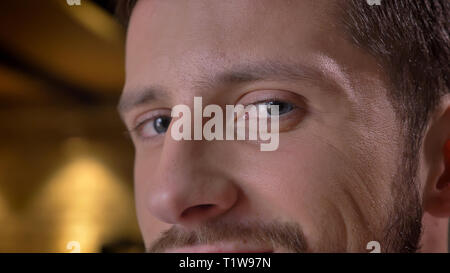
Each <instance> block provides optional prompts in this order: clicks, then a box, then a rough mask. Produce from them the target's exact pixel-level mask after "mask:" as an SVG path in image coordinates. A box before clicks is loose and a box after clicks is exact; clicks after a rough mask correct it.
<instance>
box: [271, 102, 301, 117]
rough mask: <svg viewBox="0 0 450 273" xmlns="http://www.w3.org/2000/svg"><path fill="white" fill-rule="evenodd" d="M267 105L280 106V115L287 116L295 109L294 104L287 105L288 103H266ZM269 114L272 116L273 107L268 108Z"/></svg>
mask: <svg viewBox="0 0 450 273" xmlns="http://www.w3.org/2000/svg"><path fill="white" fill-rule="evenodd" d="M266 105H268V106H271V105H278V115H283V114H286V113H288V112H290V111H292V109H294V107H293V106H292V104H290V103H286V102H281V101H269V102H267V103H266ZM267 113H269V115H271V114H272V108H271V107H267Z"/></svg>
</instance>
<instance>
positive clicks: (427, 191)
mask: <svg viewBox="0 0 450 273" xmlns="http://www.w3.org/2000/svg"><path fill="white" fill-rule="evenodd" d="M429 128H430V129H429V130H428V133H427V136H426V138H425V139H424V141H425V143H424V144H425V145H424V152H425V160H426V162H427V165H429V173H428V176H427V180H426V185H425V188H424V194H423V202H424V210H425V211H426V212H428V213H429V214H431V215H432V216H435V217H444V218H448V217H450V95H446V96H444V97H443V99H442V101H441V104H440V107H439V108H438V110H437V111H436V112H435V115H434V116H433V118H432V120H431V124H430V127H429Z"/></svg>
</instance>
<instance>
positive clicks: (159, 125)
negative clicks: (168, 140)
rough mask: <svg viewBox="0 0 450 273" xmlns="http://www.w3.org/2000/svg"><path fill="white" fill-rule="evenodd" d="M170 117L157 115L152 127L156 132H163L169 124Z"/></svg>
mask: <svg viewBox="0 0 450 273" xmlns="http://www.w3.org/2000/svg"><path fill="white" fill-rule="evenodd" d="M171 120H172V118H170V117H158V118H156V119H155V121H154V123H153V127H154V128H155V131H156V132H157V133H158V134H164V133H165V132H166V131H167V129H168V128H169V124H170V121H171Z"/></svg>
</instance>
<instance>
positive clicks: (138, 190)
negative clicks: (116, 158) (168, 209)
mask: <svg viewBox="0 0 450 273" xmlns="http://www.w3.org/2000/svg"><path fill="white" fill-rule="evenodd" d="M156 154H157V153H152V155H145V156H144V155H141V154H139V152H138V153H137V154H136V157H135V167H134V195H135V205H136V213H137V218H138V222H139V227H140V229H141V233H142V236H143V239H144V242H145V245H146V247H149V246H150V244H151V243H152V242H153V241H154V240H156V239H157V238H158V237H159V236H160V234H161V232H162V231H164V230H167V229H168V228H170V225H168V224H165V223H164V222H162V221H160V220H158V219H157V218H156V217H154V216H153V215H152V214H151V213H150V211H149V208H148V191H149V184H150V181H152V180H153V179H154V175H155V170H156V166H157V164H158V156H157V155H156Z"/></svg>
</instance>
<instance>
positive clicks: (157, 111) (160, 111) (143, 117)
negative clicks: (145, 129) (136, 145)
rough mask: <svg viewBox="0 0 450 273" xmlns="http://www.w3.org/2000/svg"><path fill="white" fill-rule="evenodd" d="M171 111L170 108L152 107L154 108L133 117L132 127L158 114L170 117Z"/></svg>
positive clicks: (158, 115)
mask: <svg viewBox="0 0 450 273" xmlns="http://www.w3.org/2000/svg"><path fill="white" fill-rule="evenodd" d="M171 111H172V110H170V109H154V110H150V111H147V112H145V113H144V114H141V115H139V116H138V117H137V118H135V120H134V122H133V125H132V128H133V129H135V128H137V127H139V126H140V125H142V124H143V123H145V122H147V121H149V120H151V119H155V118H157V117H160V116H169V117H170V114H171Z"/></svg>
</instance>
